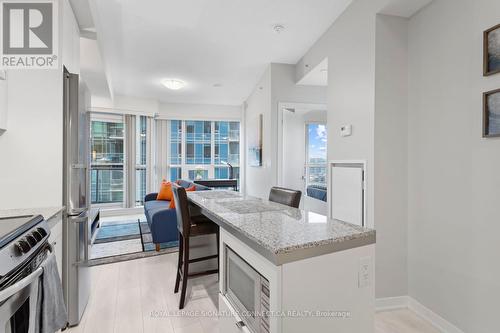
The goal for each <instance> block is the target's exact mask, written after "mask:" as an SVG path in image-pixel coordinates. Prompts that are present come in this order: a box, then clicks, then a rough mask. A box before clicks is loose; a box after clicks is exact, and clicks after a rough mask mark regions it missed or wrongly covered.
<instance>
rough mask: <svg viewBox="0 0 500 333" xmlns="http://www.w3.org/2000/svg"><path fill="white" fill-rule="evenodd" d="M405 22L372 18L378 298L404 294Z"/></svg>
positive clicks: (406, 263)
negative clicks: (373, 23) (374, 42)
mask: <svg viewBox="0 0 500 333" xmlns="http://www.w3.org/2000/svg"><path fill="white" fill-rule="evenodd" d="M407 59H408V19H404V18H398V17H394V16H386V15H377V18H376V59H375V64H376V68H375V118H374V119H375V123H374V126H375V132H374V135H375V138H374V139H375V154H374V165H375V170H374V175H375V180H374V187H375V188H374V190H375V193H374V214H375V227H376V229H377V246H376V247H377V264H376V274H377V276H378V277H379V278H378V279H377V293H378V295H383V296H384V297H391V296H401V295H405V294H406V293H407V292H408V260H407V257H408V241H407V238H408V237H407V235H408V233H407V229H408V228H407V225H408V208H407V207H408V195H407V193H408V140H407V137H408V125H407V123H408V61H407Z"/></svg>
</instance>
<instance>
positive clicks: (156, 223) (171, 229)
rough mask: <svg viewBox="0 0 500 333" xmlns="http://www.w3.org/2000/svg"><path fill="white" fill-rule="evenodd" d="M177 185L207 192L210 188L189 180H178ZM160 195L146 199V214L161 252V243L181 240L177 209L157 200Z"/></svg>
mask: <svg viewBox="0 0 500 333" xmlns="http://www.w3.org/2000/svg"><path fill="white" fill-rule="evenodd" d="M177 183H178V184H179V185H180V186H182V187H184V188H188V187H191V186H193V185H194V186H196V191H206V190H209V189H210V188H209V187H206V186H203V185H198V184H194V183H192V182H190V181H187V180H178V181H177ZM157 196H158V193H149V194H147V195H146V196H145V197H144V214H145V215H146V220H147V221H148V225H149V229H151V236H152V237H153V243H155V245H156V250H157V251H159V249H160V244H161V243H167V242H172V241H178V240H179V232H178V231H177V215H176V213H175V209H170V208H169V205H170V201H165V200H156V197H157Z"/></svg>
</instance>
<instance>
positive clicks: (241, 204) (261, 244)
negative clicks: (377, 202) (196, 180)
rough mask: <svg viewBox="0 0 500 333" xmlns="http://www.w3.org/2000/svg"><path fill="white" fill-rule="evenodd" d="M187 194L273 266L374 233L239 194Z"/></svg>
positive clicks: (357, 242)
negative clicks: (273, 264)
mask: <svg viewBox="0 0 500 333" xmlns="http://www.w3.org/2000/svg"><path fill="white" fill-rule="evenodd" d="M187 195H188V197H189V199H190V201H191V202H192V203H194V204H195V205H197V206H198V207H200V208H201V211H202V213H203V214H205V215H207V216H208V217H209V218H211V219H212V220H214V221H215V222H216V223H217V224H219V225H220V226H221V227H222V228H224V229H225V230H227V231H228V232H230V233H231V234H233V235H234V236H236V237H237V238H238V239H240V240H241V241H243V242H245V243H246V244H247V245H249V246H250V247H252V248H253V249H254V250H256V251H257V252H259V253H260V254H261V255H263V256H264V257H266V258H267V259H269V260H270V261H271V262H273V263H275V264H277V265H281V264H284V263H287V262H292V261H296V260H301V259H305V258H309V257H314V256H318V255H322V254H327V253H332V252H337V251H342V250H347V249H351V248H355V247H359V246H364V245H369V244H373V243H375V230H372V229H366V228H363V227H360V226H356V225H353V224H350V223H345V222H342V221H338V220H332V219H328V218H327V217H326V216H324V215H321V214H317V213H314V212H310V211H305V210H301V209H297V208H292V207H288V206H285V205H281V204H277V203H274V202H270V201H267V200H262V199H258V198H255V197H250V196H245V195H243V194H240V193H238V192H232V191H200V192H187Z"/></svg>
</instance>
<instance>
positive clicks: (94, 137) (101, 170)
mask: <svg viewBox="0 0 500 333" xmlns="http://www.w3.org/2000/svg"><path fill="white" fill-rule="evenodd" d="M90 132H91V162H90V165H91V203H92V204H106V205H109V204H112V205H121V204H122V203H123V198H124V193H123V191H124V173H123V170H124V133H125V131H124V124H123V118H122V117H108V119H102V120H92V121H91V131H90Z"/></svg>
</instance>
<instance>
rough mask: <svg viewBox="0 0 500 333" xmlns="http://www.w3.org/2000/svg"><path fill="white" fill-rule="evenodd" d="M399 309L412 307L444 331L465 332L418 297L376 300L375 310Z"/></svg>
mask: <svg viewBox="0 0 500 333" xmlns="http://www.w3.org/2000/svg"><path fill="white" fill-rule="evenodd" d="M398 309H410V310H412V311H413V312H415V313H416V314H417V315H418V316H420V317H422V318H423V319H425V320H427V321H428V322H429V323H431V324H432V325H434V327H436V329H438V330H439V331H441V332H443V333H464V331H462V330H461V329H459V328H458V327H456V326H455V325H453V324H452V323H450V322H449V321H447V320H446V319H444V318H443V317H441V316H440V315H438V314H437V313H435V312H434V311H432V310H431V309H429V308H427V307H426V306H425V305H423V304H421V303H420V302H418V301H417V300H416V299H414V298H413V297H410V296H397V297H386V298H377V299H376V300H375V311H377V312H381V311H390V310H398Z"/></svg>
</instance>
